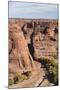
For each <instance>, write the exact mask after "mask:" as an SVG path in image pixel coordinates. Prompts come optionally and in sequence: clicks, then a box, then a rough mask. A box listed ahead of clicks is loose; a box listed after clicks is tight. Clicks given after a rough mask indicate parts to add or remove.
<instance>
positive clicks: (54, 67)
mask: <svg viewBox="0 0 60 90" xmlns="http://www.w3.org/2000/svg"><path fill="white" fill-rule="evenodd" d="M42 60H43V62H45V64H44V66H45V68H46V69H47V70H48V76H49V77H50V81H51V82H52V83H54V84H55V85H57V84H58V64H57V63H56V62H55V59H48V58H43V59H42Z"/></svg>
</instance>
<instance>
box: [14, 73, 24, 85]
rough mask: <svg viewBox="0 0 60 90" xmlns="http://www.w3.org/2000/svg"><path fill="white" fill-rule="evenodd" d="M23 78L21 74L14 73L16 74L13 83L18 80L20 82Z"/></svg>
mask: <svg viewBox="0 0 60 90" xmlns="http://www.w3.org/2000/svg"><path fill="white" fill-rule="evenodd" d="M23 80H24V79H23V77H22V75H19V74H16V75H15V76H14V83H15V84H16V83H18V82H22V81H23Z"/></svg>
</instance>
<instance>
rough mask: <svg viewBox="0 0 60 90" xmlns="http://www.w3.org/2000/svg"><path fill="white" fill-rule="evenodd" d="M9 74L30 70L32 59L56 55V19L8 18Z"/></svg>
mask: <svg viewBox="0 0 60 90" xmlns="http://www.w3.org/2000/svg"><path fill="white" fill-rule="evenodd" d="M8 27H9V69H10V74H11V73H13V74H15V73H16V72H19V73H22V72H23V71H27V70H32V68H33V67H35V65H34V61H33V60H35V59H36V60H39V59H40V58H42V57H49V58H50V57H52V56H54V55H55V56H57V52H58V51H57V50H58V21H57V20H43V19H42V20H34V19H32V20H25V19H9V25H8Z"/></svg>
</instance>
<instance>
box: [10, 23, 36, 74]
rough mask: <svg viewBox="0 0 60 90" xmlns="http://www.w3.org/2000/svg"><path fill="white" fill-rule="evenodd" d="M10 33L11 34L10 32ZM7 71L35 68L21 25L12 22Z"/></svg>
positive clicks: (22, 70)
mask: <svg viewBox="0 0 60 90" xmlns="http://www.w3.org/2000/svg"><path fill="white" fill-rule="evenodd" d="M10 33H11V34H10ZM9 34H10V37H9V61H10V63H9V69H10V70H9V71H11V72H10V74H11V73H17V72H18V73H22V72H26V71H32V70H33V69H35V64H34V62H33V58H32V56H31V55H30V52H29V49H28V45H27V42H26V39H25V37H24V34H23V32H22V30H21V27H20V26H19V25H18V24H16V23H15V24H13V25H12V26H11V29H10V30H9Z"/></svg>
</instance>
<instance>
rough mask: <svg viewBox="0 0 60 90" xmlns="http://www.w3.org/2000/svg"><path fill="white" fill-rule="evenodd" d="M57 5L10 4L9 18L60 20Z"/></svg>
mask: <svg viewBox="0 0 60 90" xmlns="http://www.w3.org/2000/svg"><path fill="white" fill-rule="evenodd" d="M58 8H59V7H58V5H57V4H42V3H41V4H40V3H29V2H25V3H24V2H9V18H37V19H40V18H45V19H58V16H59V15H58V14H59V13H58V12H59V11H58V10H59V9H58Z"/></svg>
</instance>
